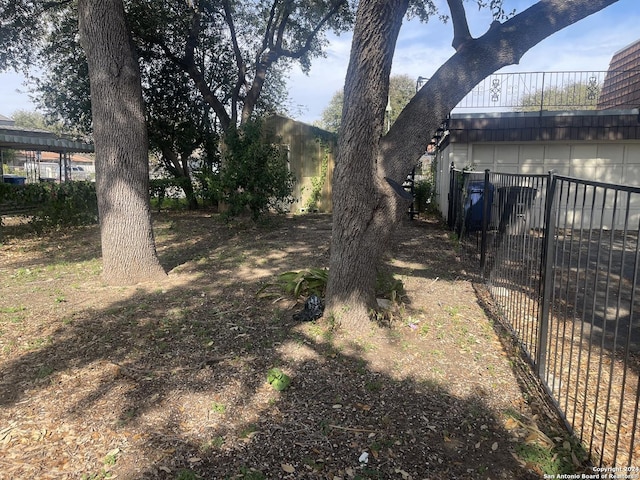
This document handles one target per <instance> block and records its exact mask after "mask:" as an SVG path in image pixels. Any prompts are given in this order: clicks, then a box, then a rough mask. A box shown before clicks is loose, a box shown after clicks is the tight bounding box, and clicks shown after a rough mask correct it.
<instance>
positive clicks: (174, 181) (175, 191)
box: [149, 177, 189, 210]
mask: <svg viewBox="0 0 640 480" xmlns="http://www.w3.org/2000/svg"><path fill="white" fill-rule="evenodd" d="M188 181H189V179H188V178H186V177H180V178H175V177H174V178H152V179H151V180H149V194H150V195H151V204H152V205H153V206H154V207H155V208H157V209H158V210H160V209H161V208H162V207H163V206H164V204H165V201H166V200H168V199H169V200H172V203H173V205H174V206H175V205H177V204H180V200H181V199H182V198H184V189H185V185H186V184H187V183H188Z"/></svg>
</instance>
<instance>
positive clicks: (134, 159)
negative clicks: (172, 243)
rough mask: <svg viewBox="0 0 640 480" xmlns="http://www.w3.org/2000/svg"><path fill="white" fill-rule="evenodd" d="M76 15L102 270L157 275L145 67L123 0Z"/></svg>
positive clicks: (85, 2) (97, 2)
mask: <svg viewBox="0 0 640 480" xmlns="http://www.w3.org/2000/svg"><path fill="white" fill-rule="evenodd" d="M78 23H79V30H80V39H81V43H82V47H83V49H84V51H85V53H86V56H87V61H88V65H89V81H90V86H91V111H92V119H93V132H94V133H93V136H94V144H95V151H96V191H97V195H98V212H99V215H100V234H101V241H102V260H103V278H104V280H105V281H107V282H108V283H111V284H133V283H137V282H141V281H148V280H154V279H158V278H161V277H164V276H165V275H166V274H165V272H164V270H163V268H162V266H161V265H160V262H159V261H158V257H157V254H156V249H155V241H154V237H153V230H152V226H151V212H150V205H149V158H148V145H147V130H146V124H145V117H144V106H143V101H142V88H141V85H140V70H139V66H138V62H137V59H136V55H135V51H134V47H133V45H132V42H131V38H130V33H129V28H128V26H127V24H126V21H125V13H124V7H123V4H122V0H80V1H79V2H78Z"/></svg>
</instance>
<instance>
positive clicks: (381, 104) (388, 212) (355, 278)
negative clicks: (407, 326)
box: [327, 0, 408, 328]
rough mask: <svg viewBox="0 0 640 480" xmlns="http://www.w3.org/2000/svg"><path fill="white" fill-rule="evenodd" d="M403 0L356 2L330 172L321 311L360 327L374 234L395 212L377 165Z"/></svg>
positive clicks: (366, 307) (377, 248)
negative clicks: (326, 262)
mask: <svg viewBox="0 0 640 480" xmlns="http://www.w3.org/2000/svg"><path fill="white" fill-rule="evenodd" d="M407 6H408V1H407V0H393V1H384V0H374V1H363V2H360V7H359V8H358V14H357V17H356V26H355V30H354V34H353V43H352V46H351V60H350V62H349V68H348V70H347V79H346V82H345V88H344V106H343V109H342V121H341V124H340V125H341V126H340V137H339V140H338V156H337V160H336V167H335V170H334V176H333V235H332V240H331V256H330V260H329V271H330V272H331V273H330V277H329V283H328V285H327V300H328V303H327V309H328V311H329V312H330V313H331V314H332V315H334V317H336V319H337V320H338V321H339V322H341V323H343V324H348V325H351V326H353V327H355V328H357V327H360V326H362V325H363V322H366V321H367V319H368V314H369V312H370V310H371V309H373V308H375V307H376V299H375V284H376V269H375V267H376V265H377V263H378V260H379V258H380V256H381V254H382V252H383V251H384V248H385V246H386V240H387V239H386V238H380V237H378V235H379V233H380V232H381V231H384V230H386V228H387V227H386V226H385V224H387V223H389V222H392V221H393V218H394V217H395V208H396V203H395V202H394V201H393V198H391V195H393V193H392V192H391V190H390V189H389V188H388V186H387V185H386V182H385V181H384V178H383V177H384V171H383V170H382V169H381V168H380V161H381V141H380V139H381V138H382V135H383V132H384V113H385V108H386V105H387V102H388V93H389V75H390V73H391V61H392V59H393V51H394V50H395V41H396V39H397V37H398V33H399V31H400V26H401V24H402V18H403V17H404V14H405V12H406V10H407Z"/></svg>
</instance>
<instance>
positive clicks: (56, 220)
mask: <svg viewBox="0 0 640 480" xmlns="http://www.w3.org/2000/svg"><path fill="white" fill-rule="evenodd" d="M0 203H10V204H14V205H18V206H20V207H25V208H29V212H28V213H25V214H23V215H22V216H25V217H26V216H29V217H31V224H32V225H34V226H35V227H36V228H37V229H38V230H42V229H44V228H50V227H59V226H75V225H88V224H92V223H96V222H97V220H98V200H97V197H96V188H95V184H94V183H91V182H65V183H61V184H57V183H32V184H26V185H13V184H4V183H0Z"/></svg>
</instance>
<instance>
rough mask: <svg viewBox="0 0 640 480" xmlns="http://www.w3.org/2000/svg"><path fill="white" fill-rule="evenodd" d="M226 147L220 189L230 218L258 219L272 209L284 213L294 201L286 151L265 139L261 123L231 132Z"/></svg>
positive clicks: (251, 123)
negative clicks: (241, 215) (247, 212)
mask: <svg viewBox="0 0 640 480" xmlns="http://www.w3.org/2000/svg"><path fill="white" fill-rule="evenodd" d="M225 144H226V151H225V152H224V154H223V163H222V165H223V166H222V170H221V172H220V184H219V186H220V200H221V201H223V202H224V203H225V204H226V205H227V208H228V210H227V215H229V216H236V215H240V214H241V213H243V212H245V211H246V210H249V211H250V212H251V214H252V216H253V218H254V219H257V218H258V217H259V216H260V215H261V214H263V213H265V212H266V211H268V210H270V209H273V210H277V211H283V210H284V209H285V208H286V206H287V205H288V204H290V203H291V202H292V201H293V198H292V196H291V193H292V191H293V176H292V175H291V173H290V172H289V167H288V164H287V155H286V151H284V150H283V149H282V148H280V147H279V146H278V145H276V144H275V142H271V141H269V140H268V139H266V138H265V136H264V134H263V128H262V122H261V121H259V120H254V121H250V122H247V123H246V124H245V125H243V126H242V127H241V128H240V129H231V130H230V131H229V132H227V135H226V138H225Z"/></svg>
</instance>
